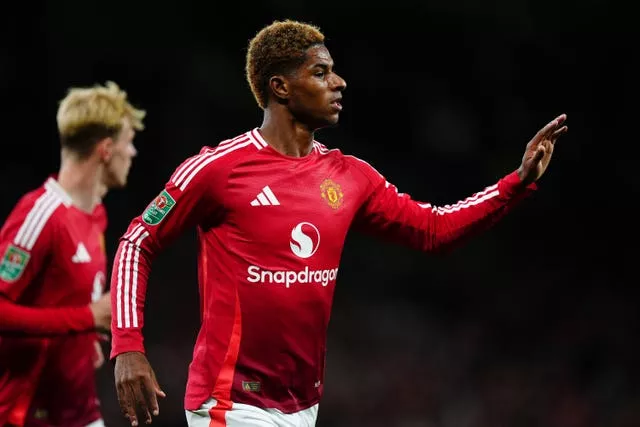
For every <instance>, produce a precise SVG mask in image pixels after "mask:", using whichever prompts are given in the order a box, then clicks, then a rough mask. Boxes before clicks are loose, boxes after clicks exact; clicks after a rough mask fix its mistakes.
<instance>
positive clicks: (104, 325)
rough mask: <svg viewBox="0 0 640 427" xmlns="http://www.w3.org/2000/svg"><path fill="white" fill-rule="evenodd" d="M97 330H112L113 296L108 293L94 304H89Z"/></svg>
mask: <svg viewBox="0 0 640 427" xmlns="http://www.w3.org/2000/svg"><path fill="white" fill-rule="evenodd" d="M89 309H91V313H92V314H93V323H94V325H95V327H96V329H99V330H100V329H101V330H106V331H108V330H109V329H111V294H110V293H109V292H106V293H105V294H104V295H102V296H101V297H100V299H99V300H97V301H96V302H94V303H91V304H89Z"/></svg>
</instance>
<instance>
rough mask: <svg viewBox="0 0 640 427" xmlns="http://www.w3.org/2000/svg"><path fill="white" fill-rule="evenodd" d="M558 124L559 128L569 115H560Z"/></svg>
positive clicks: (557, 119) (557, 120)
mask: <svg viewBox="0 0 640 427" xmlns="http://www.w3.org/2000/svg"><path fill="white" fill-rule="evenodd" d="M555 120H556V122H557V123H558V126H561V125H562V124H563V123H564V122H565V120H567V115H566V114H560V115H559V116H558V117H556V119H555Z"/></svg>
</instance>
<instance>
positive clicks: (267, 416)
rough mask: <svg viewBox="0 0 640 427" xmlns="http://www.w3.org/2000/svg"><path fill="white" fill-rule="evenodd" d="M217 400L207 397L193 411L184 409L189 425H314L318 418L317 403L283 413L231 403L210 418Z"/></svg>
mask: <svg viewBox="0 0 640 427" xmlns="http://www.w3.org/2000/svg"><path fill="white" fill-rule="evenodd" d="M217 403H218V402H217V401H216V400H215V399H209V400H207V401H206V402H204V403H203V404H202V406H201V407H200V408H199V409H197V410H195V411H185V412H186V415H187V424H188V425H189V427H315V425H316V419H317V418H318V404H315V405H313V406H312V407H310V408H307V409H304V410H302V411H300V412H294V413H293V414H285V413H283V412H281V411H279V410H277V409H262V408H258V407H257V406H252V405H245V404H243V403H233V404H232V406H231V409H228V410H224V409H223V410H221V413H220V414H219V416H218V415H216V416H215V418H224V420H222V419H215V420H214V419H212V412H213V411H212V408H215V406H216V404H217Z"/></svg>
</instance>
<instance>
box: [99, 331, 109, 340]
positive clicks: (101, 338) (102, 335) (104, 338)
mask: <svg viewBox="0 0 640 427" xmlns="http://www.w3.org/2000/svg"><path fill="white" fill-rule="evenodd" d="M98 339H99V340H100V341H102V342H109V340H110V339H111V338H110V337H109V334H105V333H102V332H98Z"/></svg>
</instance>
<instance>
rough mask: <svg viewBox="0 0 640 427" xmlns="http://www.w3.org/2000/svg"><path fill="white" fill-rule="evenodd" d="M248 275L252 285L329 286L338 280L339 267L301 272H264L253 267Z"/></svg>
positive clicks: (306, 269)
mask: <svg viewBox="0 0 640 427" xmlns="http://www.w3.org/2000/svg"><path fill="white" fill-rule="evenodd" d="M247 274H248V275H249V277H247V280H248V281H249V282H251V283H264V284H268V283H276V284H284V285H285V286H286V287H287V288H290V287H291V286H292V285H298V284H301V285H307V284H309V285H322V286H327V285H328V284H329V283H331V282H332V281H334V280H336V276H337V275H338V267H336V268H330V269H326V270H310V269H309V267H305V268H304V270H300V271H291V270H280V271H271V270H264V269H262V268H260V267H258V266H257V265H251V266H249V268H247Z"/></svg>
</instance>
